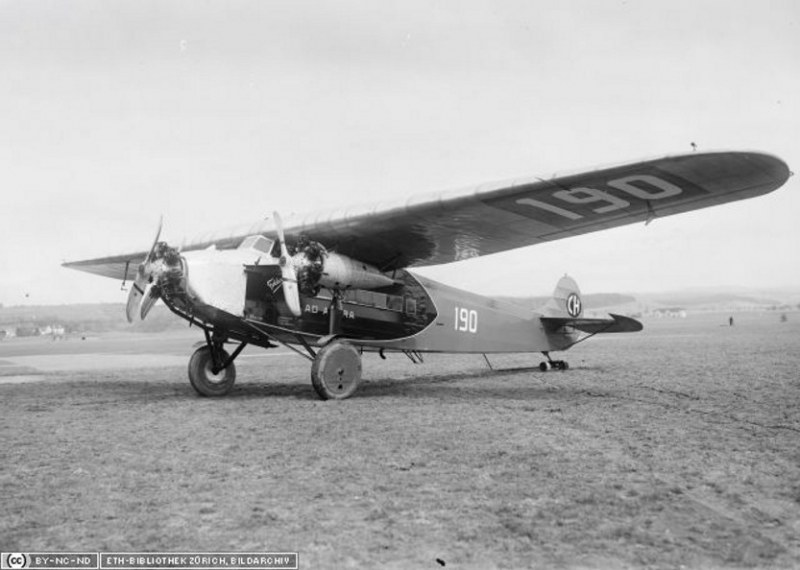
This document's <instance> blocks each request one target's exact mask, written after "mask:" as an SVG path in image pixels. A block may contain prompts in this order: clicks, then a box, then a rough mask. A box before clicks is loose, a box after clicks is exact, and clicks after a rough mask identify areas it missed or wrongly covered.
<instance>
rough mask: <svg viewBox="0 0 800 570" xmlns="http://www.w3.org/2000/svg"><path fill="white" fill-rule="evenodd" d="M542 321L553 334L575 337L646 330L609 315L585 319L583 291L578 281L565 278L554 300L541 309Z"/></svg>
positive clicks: (557, 286) (619, 316)
mask: <svg viewBox="0 0 800 570" xmlns="http://www.w3.org/2000/svg"><path fill="white" fill-rule="evenodd" d="M540 312H541V317H540V318H541V320H542V323H543V324H544V325H545V328H546V329H547V330H548V331H549V332H551V333H561V334H565V333H574V332H575V331H581V332H584V333H587V334H597V333H601V332H608V333H611V332H637V331H640V330H642V323H640V322H639V321H637V320H636V319H632V318H630V317H623V316H621V315H615V314H608V315H600V316H590V317H586V316H584V312H583V300H582V299H581V290H580V289H579V288H578V284H577V283H576V282H575V280H574V279H573V278H572V277H570V276H568V275H564V277H562V278H561V279H559V280H558V284H557V285H556V290H555V291H553V296H552V297H550V300H549V301H547V303H545V305H544V307H542V309H541V311H540Z"/></svg>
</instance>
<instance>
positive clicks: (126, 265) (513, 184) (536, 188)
mask: <svg viewBox="0 0 800 570" xmlns="http://www.w3.org/2000/svg"><path fill="white" fill-rule="evenodd" d="M791 174H792V173H791V172H790V171H789V168H788V166H787V164H786V163H785V162H783V161H782V160H781V159H780V158H778V157H776V156H773V155H769V154H765V153H760V152H741V151H726V152H702V153H701V152H692V153H690V154H681V155H672V156H664V157H661V158H655V159H649V160H643V161H637V162H631V163H626V164H621V165H617V166H610V167H605V168H599V169H593V170H586V171H582V172H577V173H569V174H562V175H553V176H551V177H549V178H539V177H529V178H523V179H515V180H509V181H505V182H497V183H489V184H482V185H479V186H475V187H470V188H466V189H461V190H455V191H449V192H440V193H434V194H427V195H419V196H413V197H411V198H405V199H402V200H399V201H396V202H394V203H385V204H373V205H367V206H361V207H355V208H351V209H344V210H337V211H327V212H317V213H312V214H309V215H305V216H293V217H292V218H287V223H285V224H284V222H283V220H282V219H281V217H280V215H279V214H278V213H277V212H274V213H273V215H272V216H271V217H268V218H266V219H262V220H259V221H256V222H254V223H252V224H248V225H243V226H238V227H234V228H230V229H227V230H223V231H216V232H214V231H212V232H208V233H206V234H204V235H201V236H198V237H196V238H194V239H192V240H184V241H183V242H182V244H181V245H180V246H179V247H174V246H170V245H168V244H167V243H166V242H163V241H159V237H160V233H161V225H160V224H159V227H158V231H157V233H156V237H155V240H154V242H153V244H152V247H151V248H150V250H149V251H140V252H136V253H131V254H123V255H114V256H110V257H104V258H99V259H90V260H84V261H74V262H68V263H64V266H65V267H70V268H73V269H77V270H81V271H86V272H89V273H94V274H97V275H102V276H105V277H111V278H114V279H121V280H122V281H123V284H124V283H125V282H127V281H128V280H130V279H132V280H133V284H132V287H131V290H130V293H129V296H128V301H127V306H126V314H127V318H128V320H129V321H131V322H132V321H133V320H134V319H137V318H140V319H144V318H145V317H146V316H147V314H148V312H149V311H150V310H151V309H152V307H153V305H154V304H155V303H156V301H158V300H159V299H161V300H162V301H163V302H164V303H165V304H166V306H167V307H168V308H169V309H170V310H171V311H172V312H173V313H175V314H176V315H177V316H179V317H180V318H182V319H185V320H187V321H188V322H189V323H190V326H191V325H195V326H197V327H198V328H200V329H201V330H202V331H203V334H204V338H205V344H203V345H202V346H200V347H199V348H198V349H197V350H196V351H195V352H194V354H192V356H191V358H190V360H189V381H190V383H191V385H192V387H193V388H194V390H195V391H196V392H197V393H198V394H200V395H201V396H212V397H213V396H223V395H225V394H227V393H228V392H230V390H231V388H232V387H233V385H234V382H235V379H236V367H235V365H234V361H235V360H236V358H237V357H238V356H239V354H241V352H242V350H243V349H244V348H245V347H246V346H248V345H254V346H258V347H262V348H267V349H269V348H274V347H277V346H285V347H287V348H290V349H291V350H293V351H294V352H296V353H297V354H299V355H300V356H303V357H305V358H306V359H308V360H309V361H310V362H311V383H312V386H313V388H314V390H315V391H316V393H317V395H318V396H319V397H320V398H321V399H323V400H327V399H335V400H340V399H345V398H348V397H350V396H351V395H352V394H353V393H354V392H355V391H356V389H357V388H358V385H359V383H360V382H361V377H362V362H361V357H362V354H363V352H364V351H370V352H378V353H379V355H380V356H381V357H382V358H385V355H386V353H387V352H394V353H404V354H405V355H406V356H408V357H409V358H410V359H411V360H412V361H413V362H415V363H419V362H422V359H423V355H424V354H425V353H475V354H481V353H482V354H483V355H484V356H486V354H491V353H541V354H542V355H543V356H544V357H545V358H546V361H542V362H541V364H540V369H541V370H542V371H546V370H547V369H548V367H549V368H551V369H556V370H566V369H567V368H568V364H567V362H566V361H564V360H556V359H553V358H552V357H551V352H558V351H565V350H567V349H569V348H570V347H572V346H574V345H575V344H577V343H578V342H581V341H582V340H585V339H586V338H588V337H590V336H593V335H595V334H599V333H616V332H635V331H639V330H642V324H641V323H640V322H639V321H637V320H635V319H633V318H630V317H626V316H622V315H616V314H608V315H600V316H589V315H588V314H587V313H585V311H584V307H583V302H582V299H581V293H580V290H579V288H578V285H577V283H576V282H575V281H574V280H573V279H572V278H571V277H567V276H565V277H563V278H561V280H559V281H558V284H557V286H556V289H555V292H554V294H553V296H552V298H550V300H549V301H548V302H547V303H546V304H545V305H544V307H542V308H541V309H540V310H538V311H535V312H533V311H528V310H526V309H523V308H521V307H520V306H518V305H515V304H512V303H508V302H503V301H501V300H499V299H494V298H491V297H485V296H481V295H477V294H474V293H470V292H468V291H463V290H459V289H457V288H455V287H451V286H448V285H445V284H442V283H438V282H436V281H434V280H432V279H429V278H426V277H423V276H421V275H418V274H415V273H414V272H413V271H412V269H413V268H414V267H420V266H425V265H439V264H446V263H450V262H455V261H459V260H463V259H468V258H471V257H476V256H482V255H489V254H493V253H497V252H501V251H505V250H510V249H514V248H519V247H523V246H530V245H535V244H538V243H543V242H547V241H553V240H558V239H563V238H567V237H571V236H576V235H580V234H586V233H589V232H594V231H599V230H603V229H607V228H614V227H618V226H622V225H626V224H632V223H636V222H644V223H645V224H649V223H650V222H652V221H653V220H654V219H656V218H663V217H667V216H671V215H675V214H679V213H682V212H688V211H691V210H696V209H699V208H705V207H709V206H715V205H719V204H723V203H727V202H733V201H736V200H742V199H746V198H753V197H756V196H760V195H763V194H766V193H769V192H772V191H774V190H776V189H777V188H779V187H780V186H782V185H783V184H784V183H785V182H786V181H787V180H788V178H789V176H791ZM226 344H230V345H232V348H231V351H230V352H229V351H228V350H227V349H226V348H225V345H226Z"/></svg>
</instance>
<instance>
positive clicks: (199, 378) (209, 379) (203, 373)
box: [189, 346, 236, 396]
mask: <svg viewBox="0 0 800 570" xmlns="http://www.w3.org/2000/svg"><path fill="white" fill-rule="evenodd" d="M217 355H218V357H219V359H220V360H221V361H222V362H224V361H226V360H228V353H227V352H225V350H224V349H220V350H219V351H218V354H217ZM213 365H214V364H213V360H212V358H211V349H210V348H209V347H208V346H201V347H200V348H198V349H197V350H195V351H194V354H192V357H191V358H190V359H189V382H190V383H191V384H192V388H194V389H195V390H196V391H197V393H198V394H200V395H201V396H224V395H225V394H227V393H228V392H230V391H231V388H233V383H234V382H235V381H236V366H234V364H233V362H231V363H230V364H228V366H227V367H225V369H224V370H220V371H219V372H218V373H216V374H214V372H213V371H212V370H211V368H212V367H213Z"/></svg>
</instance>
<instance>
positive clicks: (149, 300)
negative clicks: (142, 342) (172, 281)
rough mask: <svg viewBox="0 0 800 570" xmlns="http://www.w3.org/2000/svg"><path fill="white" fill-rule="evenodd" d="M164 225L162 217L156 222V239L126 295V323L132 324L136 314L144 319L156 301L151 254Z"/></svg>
mask: <svg viewBox="0 0 800 570" xmlns="http://www.w3.org/2000/svg"><path fill="white" fill-rule="evenodd" d="M163 223H164V218H163V216H162V217H161V219H160V220H159V221H158V231H156V239H154V240H153V245H152V247H151V248H150V252H149V253H148V254H147V257H145V258H144V261H143V262H142V263H140V264H139V267H138V269H137V270H136V278H135V279H134V281H133V286H132V287H131V292H130V293H128V303H127V305H126V306H125V315H126V316H127V317H128V322H129V323H132V322H133V317H134V315H135V314H136V312H137V309H138V312H139V316H140V318H142V319H144V317H145V316H146V315H147V313H149V312H150V309H152V308H153V305H154V304H155V302H156V301H157V300H158V295H157V294H154V293H153V283H152V282H151V278H152V276H153V268H152V265H151V262H152V258H153V252H155V250H156V245H157V244H158V238H160V237H161V227H162V225H163Z"/></svg>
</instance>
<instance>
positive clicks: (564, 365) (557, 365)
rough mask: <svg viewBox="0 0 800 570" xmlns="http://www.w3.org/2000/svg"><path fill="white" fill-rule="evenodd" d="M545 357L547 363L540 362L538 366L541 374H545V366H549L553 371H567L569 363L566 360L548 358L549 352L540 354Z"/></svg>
mask: <svg viewBox="0 0 800 570" xmlns="http://www.w3.org/2000/svg"><path fill="white" fill-rule="evenodd" d="M542 354H544V355H545V356H546V357H547V362H541V363H540V364H539V370H541V371H542V372H547V366H548V365H550V368H552V369H553V370H567V369H568V368H569V363H568V362H567V361H566V360H553V359H552V358H550V353H549V352H542Z"/></svg>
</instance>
